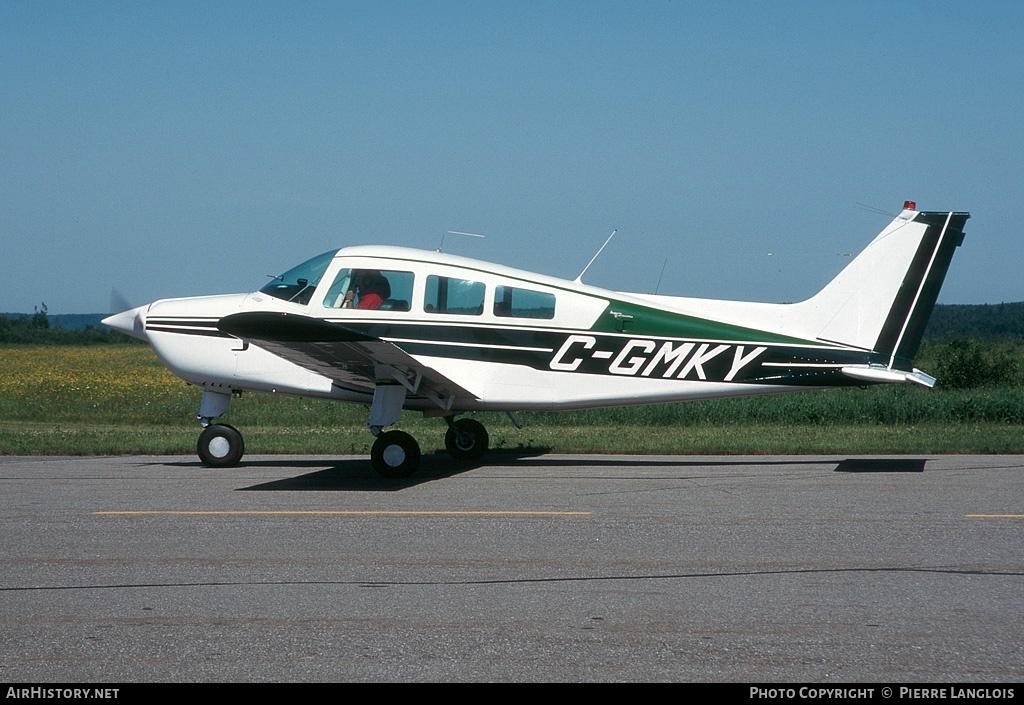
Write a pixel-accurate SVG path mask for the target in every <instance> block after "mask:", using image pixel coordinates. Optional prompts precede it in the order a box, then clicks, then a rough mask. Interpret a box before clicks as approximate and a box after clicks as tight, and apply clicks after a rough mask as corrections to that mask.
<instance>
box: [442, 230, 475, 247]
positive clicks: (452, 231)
mask: <svg viewBox="0 0 1024 705" xmlns="http://www.w3.org/2000/svg"><path fill="white" fill-rule="evenodd" d="M445 235H468V236H469V237H487V236H486V235H478V234H477V233H463V232H459V231H458V230H449V231H448V232H446V233H444V234H443V235H441V244H440V245H438V246H437V251H438V252H440V251H441V248H442V247H444V236H445Z"/></svg>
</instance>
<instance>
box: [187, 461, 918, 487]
mask: <svg viewBox="0 0 1024 705" xmlns="http://www.w3.org/2000/svg"><path fill="white" fill-rule="evenodd" d="M833 462H834V463H836V468H835V472H848V473H860V472H875V473H877V472H887V473H888V472H924V466H925V463H926V462H927V461H926V460H925V459H922V458H847V459H845V460H839V461H835V460H825V459H821V458H806V459H793V458H789V459H776V458H763V459H752V458H736V459H734V460H733V459H722V460H707V459H701V460H682V459H679V458H666V457H636V456H630V457H609V456H604V457H594V456H586V457H565V456H559V457H550V456H546V455H544V454H543V453H542V452H527V453H496V454H490V455H488V456H486V457H485V459H484V461H483V462H481V463H479V464H477V465H459V464H456V463H454V462H453V461H452V459H451V458H450V457H449V456H448V455H447V454H445V453H436V454H426V455H424V456H423V459H422V461H421V463H420V468H419V470H418V471H417V472H416V474H415V475H413V476H412V477H408V478H397V479H388V478H383V477H380V476H379V475H378V474H377V473H376V472H375V471H374V469H373V466H372V465H371V464H370V461H369V460H368V459H366V458H343V459H336V460H332V459H330V458H324V459H302V460H298V459H294V458H280V459H273V458H271V459H266V460H251V461H242V463H240V464H239V466H238V467H239V468H246V467H280V468H285V467H287V468H294V469H300V470H301V469H303V468H308V469H310V470H311V472H308V473H306V474H303V475H298V476H296V477H287V478H282V479H280V480H271V481H269V482H263V483H260V484H257V485H252V486H250V487H243V488H239V491H244V492H267V491H315V492H324V491H362V492H366V491H383V492H397V491H400V490H404V489H408V488H410V487H415V486H416V485H421V484H425V483H427V482H434V481H436V480H446V479H448V478H451V477H455V476H457V475H460V474H462V473H465V472H468V471H470V470H475V469H478V468H481V467H485V468H486V467H501V466H512V467H518V468H523V467H531V468H553V467H561V468H583V467H622V468H627V467H633V468H637V467H640V468H651V467H665V468H669V467H672V468H697V467H751V466H760V467H766V466H797V465H819V466H820V465H823V464H826V465H827V464H830V463H833ZM181 465H188V466H196V465H198V463H195V462H188V463H181ZM325 466H328V467H325Z"/></svg>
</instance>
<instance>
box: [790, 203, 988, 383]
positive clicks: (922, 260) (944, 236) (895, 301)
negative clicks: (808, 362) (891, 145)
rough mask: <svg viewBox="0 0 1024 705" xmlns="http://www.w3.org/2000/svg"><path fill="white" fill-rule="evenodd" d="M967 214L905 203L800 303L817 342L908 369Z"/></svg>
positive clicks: (958, 243)
mask: <svg viewBox="0 0 1024 705" xmlns="http://www.w3.org/2000/svg"><path fill="white" fill-rule="evenodd" d="M968 218H970V214H969V213H957V212H931V211H918V210H916V205H915V204H914V203H913V202H910V201H908V202H907V203H906V204H905V205H904V209H903V212H902V213H900V214H899V215H898V216H897V217H896V218H895V219H894V220H893V221H892V222H891V223H890V224H889V225H888V227H886V228H885V229H884V230H883V231H882V232H881V233H880V234H879V235H878V237H876V238H875V239H874V240H873V241H872V242H871V244H870V245H868V246H867V248H865V249H864V251H863V252H861V253H860V254H859V255H857V257H856V258H855V259H854V260H853V261H852V262H851V263H850V264H849V265H847V267H846V268H845V269H843V271H842V272H840V273H839V275H838V276H837V277H836V278H835V279H833V280H832V281H831V282H829V284H828V285H826V286H825V288H824V289H822V290H821V291H820V292H818V294H817V295H815V296H814V297H812V298H810V299H808V300H807V301H804V302H802V303H800V304H797V306H798V307H800V309H801V314H802V316H801V317H803V316H806V317H807V318H805V319H804V320H810V321H817V324H815V325H816V326H820V327H819V328H818V329H817V330H816V331H815V335H816V337H817V338H818V339H819V340H823V341H828V342H834V343H840V344H843V345H850V346H854V347H858V348H861V349H863V350H868V351H871V352H873V353H874V355H873V357H876V358H877V362H878V363H881V364H884V365H885V366H886V367H887V368H890V369H898V370H908V371H909V370H911V369H913V368H912V365H911V360H912V359H913V357H914V355H915V354H916V352H917V348H918V346H919V345H920V344H921V336H922V335H923V333H924V328H925V326H926V325H927V323H928V318H929V317H930V316H931V312H932V308H933V307H934V306H935V300H936V299H937V298H938V295H939V288H940V287H941V286H942V282H943V280H944V279H945V277H946V272H947V271H948V269H949V263H950V260H952V258H953V251H954V250H955V249H956V248H957V247H959V246H960V244H961V243H962V242H963V239H964V230H963V228H964V224H965V223H966V222H967V219H968Z"/></svg>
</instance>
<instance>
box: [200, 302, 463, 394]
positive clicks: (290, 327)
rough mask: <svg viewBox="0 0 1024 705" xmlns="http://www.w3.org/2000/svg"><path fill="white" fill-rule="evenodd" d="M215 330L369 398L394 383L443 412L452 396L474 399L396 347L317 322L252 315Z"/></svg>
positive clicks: (229, 318)
mask: <svg viewBox="0 0 1024 705" xmlns="http://www.w3.org/2000/svg"><path fill="white" fill-rule="evenodd" d="M217 328H218V329H219V330H220V331H222V332H224V333H227V334H228V335H233V336H236V337H238V338H243V339H247V340H252V341H254V342H255V343H257V344H258V345H259V346H260V347H261V348H263V349H265V350H267V351H269V352H271V353H274V354H275V355H279V356H280V357H283V358H284V359H286V360H289V361H291V362H294V363H295V364H297V365H299V366H300V367H304V368H305V369H307V370H310V371H312V372H316V373H318V374H321V375H324V376H325V377H328V378H330V379H333V380H334V382H335V384H337V385H338V386H339V387H341V388H342V389H347V390H350V391H358V392H365V393H367V394H373V390H374V387H376V385H377V383H378V382H381V383H389V384H393V383H394V382H395V381H397V382H399V383H401V384H402V385H404V386H405V387H406V389H407V390H408V391H409V393H410V395H411V396H422V397H428V398H431V399H433V400H434V401H435V403H437V404H438V405H439V406H441V407H442V408H451V403H452V401H454V398H455V397H456V396H458V397H464V398H470V399H475V398H476V395H474V394H472V393H471V392H469V391H467V390H466V389H464V388H463V387H461V386H460V385H458V384H456V383H455V382H453V381H452V380H451V379H449V378H447V377H445V376H444V375H441V374H439V373H438V372H437V371H436V370H434V369H433V368H432V367H429V366H427V365H424V364H422V363H421V362H419V361H418V360H416V358H414V357H413V356H412V355H410V354H409V353H407V352H405V351H404V350H402V349H401V348H400V347H398V346H397V345H395V344H394V343H391V342H389V341H387V340H382V339H380V338H376V337H374V336H371V335H367V334H365V333H362V332H360V331H357V330H353V329H351V328H346V327H345V326H342V325H338V324H336V323H330V322H328V321H324V320H321V319H319V318H311V317H309V316H300V315H296V314H291V313H270V312H258V311H253V312H246V313H236V314H232V315H230V316H225V317H224V318H222V319H220V321H218V323H217Z"/></svg>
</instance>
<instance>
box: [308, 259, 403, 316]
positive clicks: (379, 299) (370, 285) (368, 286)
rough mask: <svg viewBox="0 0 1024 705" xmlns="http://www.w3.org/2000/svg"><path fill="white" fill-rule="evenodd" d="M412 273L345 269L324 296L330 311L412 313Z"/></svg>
mask: <svg viewBox="0 0 1024 705" xmlns="http://www.w3.org/2000/svg"><path fill="white" fill-rule="evenodd" d="M414 281H415V277H414V275H413V273H412V272H402V271H396V270H387V269H342V270H340V271H339V272H338V273H337V275H335V277H334V282H333V283H332V284H331V286H330V288H329V289H328V290H327V294H326V296H324V306H326V307H327V308H352V309H362V310H371V311H372V310H380V311H408V310H409V302H410V301H412V286H413V282H414Z"/></svg>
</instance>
